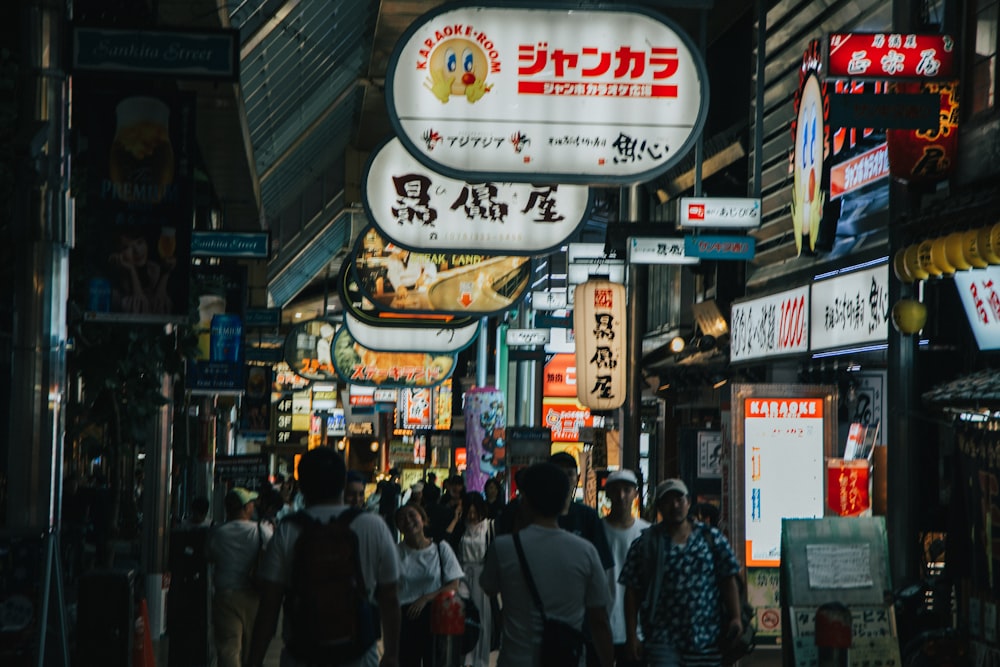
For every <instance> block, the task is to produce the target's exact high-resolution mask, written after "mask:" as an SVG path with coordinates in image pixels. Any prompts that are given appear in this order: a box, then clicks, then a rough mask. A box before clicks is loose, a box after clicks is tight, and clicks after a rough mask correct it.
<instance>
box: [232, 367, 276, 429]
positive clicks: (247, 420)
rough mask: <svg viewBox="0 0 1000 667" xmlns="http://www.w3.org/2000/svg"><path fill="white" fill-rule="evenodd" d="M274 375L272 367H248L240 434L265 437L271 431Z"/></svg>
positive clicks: (241, 408)
mask: <svg viewBox="0 0 1000 667" xmlns="http://www.w3.org/2000/svg"><path fill="white" fill-rule="evenodd" d="M273 375H274V373H273V371H272V370H271V367H270V366H247V367H246V371H245V377H246V388H245V390H244V394H243V401H242V403H241V406H240V433H241V434H242V435H244V436H265V435H267V434H268V432H270V430H271V383H272V377H273Z"/></svg>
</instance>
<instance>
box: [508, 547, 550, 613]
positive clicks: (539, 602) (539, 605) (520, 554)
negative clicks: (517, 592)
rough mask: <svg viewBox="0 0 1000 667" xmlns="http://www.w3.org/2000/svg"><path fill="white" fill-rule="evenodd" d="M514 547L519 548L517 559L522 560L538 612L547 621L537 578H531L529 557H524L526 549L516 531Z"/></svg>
mask: <svg viewBox="0 0 1000 667" xmlns="http://www.w3.org/2000/svg"><path fill="white" fill-rule="evenodd" d="M514 549H516V550H517V560H519V561H520V562H521V571H522V572H524V579H525V581H526V582H527V583H528V590H529V591H531V599H532V600H534V601H535V607H536V608H537V609H538V613H539V614H541V615H542V622H543V623H544V622H545V608H544V607H543V606H542V598H540V597H539V596H538V589H537V588H535V580H534V579H532V578H531V570H530V569H528V559H527V558H525V557H524V549H523V548H522V547H521V538H520V536H519V535H518V534H517V533H514Z"/></svg>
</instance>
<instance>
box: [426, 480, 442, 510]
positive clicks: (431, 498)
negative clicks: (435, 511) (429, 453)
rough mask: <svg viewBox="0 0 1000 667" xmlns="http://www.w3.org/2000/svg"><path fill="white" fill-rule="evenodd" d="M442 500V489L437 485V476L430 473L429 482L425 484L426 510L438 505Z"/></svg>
mask: <svg viewBox="0 0 1000 667" xmlns="http://www.w3.org/2000/svg"><path fill="white" fill-rule="evenodd" d="M440 499H441V487H440V486H438V485H437V475H436V474H434V473H432V472H429V473H427V480H426V481H425V482H424V497H423V503H424V509H427V508H428V507H430V506H431V505H436V504H437V503H438V501H439V500H440Z"/></svg>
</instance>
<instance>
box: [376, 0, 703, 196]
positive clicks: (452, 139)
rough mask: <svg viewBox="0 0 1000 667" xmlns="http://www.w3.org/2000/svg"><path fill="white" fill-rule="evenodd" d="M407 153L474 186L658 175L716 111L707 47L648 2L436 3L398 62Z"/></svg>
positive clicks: (393, 69)
mask: <svg viewBox="0 0 1000 667" xmlns="http://www.w3.org/2000/svg"><path fill="white" fill-rule="evenodd" d="M386 84H387V85H386V91H385V92H386V102H387V105H388V109H389V116H390V119H391V121H392V124H393V127H394V129H395V131H396V134H397V136H399V138H400V140H401V141H402V142H403V145H404V146H406V149H407V150H408V151H409V152H410V153H412V154H413V155H414V157H416V158H417V159H418V160H420V161H421V162H423V163H424V164H425V165H427V166H428V167H430V168H432V169H434V170H435V171H437V172H439V173H442V174H445V175H447V176H451V177H453V178H461V179H468V180H469V181H496V180H510V181H515V182H530V183H538V182H558V183H602V184H626V183H635V182H641V181H648V180H650V179H651V178H653V177H655V176H657V175H659V174H662V173H663V172H665V171H666V170H667V169H669V168H670V167H671V166H673V165H674V164H676V163H677V162H678V161H680V160H681V159H682V158H683V157H684V156H685V155H686V154H687V153H688V151H689V150H690V149H691V148H692V147H693V145H694V142H695V140H696V139H697V137H698V135H699V133H700V132H701V130H702V127H703V126H704V122H705V117H706V115H707V111H708V74H707V70H706V68H705V64H704V62H703V61H702V58H701V56H700V54H699V51H698V48H697V47H696V46H695V44H694V42H693V41H692V40H691V39H690V37H688V36H687V35H686V34H685V33H684V32H683V31H682V30H680V29H679V28H678V27H677V26H675V24H674V23H673V22H671V21H670V20H669V19H667V18H666V17H664V16H662V15H661V14H658V13H654V12H652V11H650V10H647V9H644V8H639V7H628V6H619V5H615V6H611V5H608V6H603V7H602V6H594V7H590V6H581V7H573V8H572V11H567V9H566V8H565V7H557V6H555V5H550V6H545V5H544V4H541V3H535V2H532V3H528V2H524V3H513V4H506V3H505V4H504V5H503V6H490V5H488V4H485V3H484V4H482V5H477V6H462V7H456V6H454V5H448V6H446V7H443V8H438V9H435V10H433V11H431V12H429V13H427V14H425V15H424V16H422V17H420V18H418V19H417V20H416V21H414V22H413V24H412V26H411V27H410V28H409V29H408V30H407V31H406V33H405V34H404V35H403V36H402V38H401V39H400V40H399V42H398V44H397V46H396V49H395V50H394V51H393V54H392V57H391V58H390V62H389V69H388V73H387V77H386Z"/></svg>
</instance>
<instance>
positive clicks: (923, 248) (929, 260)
mask: <svg viewBox="0 0 1000 667" xmlns="http://www.w3.org/2000/svg"><path fill="white" fill-rule="evenodd" d="M933 247H934V242H933V241H931V240H930V239H928V240H926V241H921V242H920V244H919V245H918V246H917V261H918V262H920V268H922V269H923V270H924V271H926V272H927V273H928V274H930V275H932V276H940V275H941V274H942V273H943V271H942V270H941V269H940V268H939V267H938V265H937V264H935V263H934V258H933V257H932V256H931V249H932V248H933Z"/></svg>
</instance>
